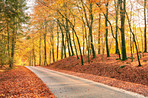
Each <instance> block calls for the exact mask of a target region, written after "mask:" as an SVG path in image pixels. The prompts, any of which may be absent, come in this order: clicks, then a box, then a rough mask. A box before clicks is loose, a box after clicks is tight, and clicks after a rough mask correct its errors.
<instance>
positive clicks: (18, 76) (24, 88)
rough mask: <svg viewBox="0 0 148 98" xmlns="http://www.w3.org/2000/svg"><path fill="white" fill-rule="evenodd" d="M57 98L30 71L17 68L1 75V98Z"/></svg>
mask: <svg viewBox="0 0 148 98" xmlns="http://www.w3.org/2000/svg"><path fill="white" fill-rule="evenodd" d="M18 97H19V98H20V97H21V98H40V97H41V98H45V97H46V98H47V97H48V98H55V97H54V95H53V94H52V93H51V92H50V91H49V89H48V88H47V87H46V85H45V84H44V83H43V82H42V81H41V80H40V79H39V78H38V77H37V76H36V75H35V74H34V73H32V72H31V71H30V70H29V69H27V68H25V67H17V68H15V69H12V70H8V71H6V72H1V73H0V98H18Z"/></svg>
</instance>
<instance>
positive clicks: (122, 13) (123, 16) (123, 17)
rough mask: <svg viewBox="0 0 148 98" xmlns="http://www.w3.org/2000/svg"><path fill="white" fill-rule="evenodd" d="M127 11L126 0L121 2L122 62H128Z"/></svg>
mask: <svg viewBox="0 0 148 98" xmlns="http://www.w3.org/2000/svg"><path fill="white" fill-rule="evenodd" d="M125 10H126V0H120V17H121V41H122V60H126V59H127V56H126V45H125V44H126V43H125V33H124V32H125V29H124V28H125Z"/></svg>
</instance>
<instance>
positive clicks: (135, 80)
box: [46, 53, 148, 96]
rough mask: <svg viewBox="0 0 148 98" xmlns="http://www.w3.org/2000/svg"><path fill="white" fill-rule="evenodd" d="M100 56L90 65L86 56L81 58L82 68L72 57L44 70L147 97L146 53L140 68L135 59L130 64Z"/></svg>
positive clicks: (127, 61)
mask: <svg viewBox="0 0 148 98" xmlns="http://www.w3.org/2000/svg"><path fill="white" fill-rule="evenodd" d="M101 56H102V55H97V57H96V58H95V59H91V63H90V64H89V63H88V62H87V56H83V58H84V62H85V64H84V65H83V66H81V64H80V59H77V58H76V56H72V57H69V58H65V59H62V60H59V61H57V62H55V63H52V64H50V65H48V66H47V67H46V68H49V69H52V70H56V71H60V72H64V73H68V74H72V75H76V76H79V77H82V78H86V79H90V80H93V81H96V82H100V83H104V84H107V85H110V86H114V87H118V88H122V89H125V90H129V91H132V92H136V93H139V94H143V95H145V96H148V78H147V77H148V61H147V60H148V53H147V54H145V57H143V58H141V62H142V64H143V66H142V67H137V66H136V65H137V60H136V57H134V61H133V62H131V60H130V59H128V60H126V61H120V60H116V58H117V56H116V55H111V57H108V58H107V57H106V56H105V55H104V58H103V60H102V57H101ZM123 65H124V67H123V68H121V66H123Z"/></svg>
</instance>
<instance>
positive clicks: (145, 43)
mask: <svg viewBox="0 0 148 98" xmlns="http://www.w3.org/2000/svg"><path fill="white" fill-rule="evenodd" d="M146 3H147V2H146V0H144V25H145V27H144V52H147V38H146V28H147V25H146V21H147V20H146Z"/></svg>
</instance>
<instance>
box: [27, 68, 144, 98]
mask: <svg viewBox="0 0 148 98" xmlns="http://www.w3.org/2000/svg"><path fill="white" fill-rule="evenodd" d="M26 67H27V68H28V69H30V70H31V71H32V72H34V73H35V74H36V75H37V76H38V77H39V78H40V79H41V80H42V81H43V82H44V83H45V84H46V85H47V87H49V88H50V90H51V91H52V93H53V94H54V95H55V96H57V97H58V98H146V97H144V96H142V95H139V94H136V93H133V92H129V91H125V90H122V89H118V88H115V87H110V86H107V85H104V84H101V83H97V82H93V81H90V80H87V79H83V78H79V77H76V76H72V75H68V74H65V73H61V72H57V71H53V70H49V69H46V68H43V67H33V66H26Z"/></svg>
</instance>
